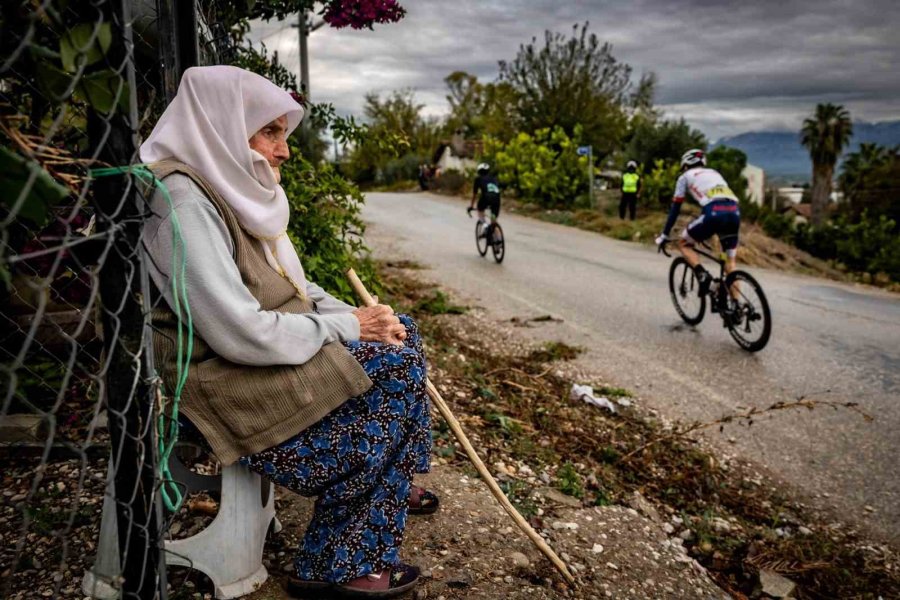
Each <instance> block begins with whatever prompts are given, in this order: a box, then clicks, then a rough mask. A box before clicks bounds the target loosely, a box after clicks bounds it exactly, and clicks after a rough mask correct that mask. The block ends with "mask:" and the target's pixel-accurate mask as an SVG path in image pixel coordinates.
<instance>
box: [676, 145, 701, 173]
mask: <svg viewBox="0 0 900 600" xmlns="http://www.w3.org/2000/svg"><path fill="white" fill-rule="evenodd" d="M705 166H706V153H705V152H703V150H700V149H698V148H694V149H693V150H688V151H687V152H685V153H684V154H682V155H681V169H682V170H685V169H693V168H694V167H705Z"/></svg>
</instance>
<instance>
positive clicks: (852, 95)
mask: <svg viewBox="0 0 900 600" xmlns="http://www.w3.org/2000/svg"><path fill="white" fill-rule="evenodd" d="M404 5H405V6H406V8H407V10H408V13H409V14H408V15H407V17H406V18H405V19H404V20H403V21H402V22H400V23H397V24H394V25H385V26H379V27H376V29H375V31H337V30H333V29H329V28H327V27H326V28H322V29H321V30H319V31H317V32H315V33H314V34H313V35H312V36H311V38H310V55H311V63H310V70H311V79H312V86H311V87H312V94H313V97H314V99H315V100H317V101H327V102H332V103H334V104H335V106H336V107H337V108H338V110H340V111H341V112H344V113H357V114H358V113H359V112H360V110H361V106H362V98H363V95H364V94H365V93H367V92H376V93H386V92H389V91H391V90H393V89H397V88H401V87H409V88H413V89H414V90H416V95H417V98H418V99H419V101H420V102H422V103H423V104H425V105H426V109H425V110H426V112H427V113H428V114H434V115H439V114H443V113H444V112H445V111H446V102H445V100H444V94H445V91H444V85H443V81H442V80H443V78H444V77H445V76H446V75H447V74H449V73H450V72H452V71H455V70H464V71H468V72H470V73H474V74H476V75H478V76H479V78H481V79H482V80H493V79H494V78H495V77H496V76H497V72H498V67H497V61H499V60H504V59H505V60H510V59H512V58H513V57H515V54H516V52H517V50H518V48H519V46H520V44H523V43H527V42H528V41H530V40H531V38H532V37H537V38H538V39H541V38H542V36H543V32H544V30H546V29H549V30H552V31H559V32H561V33H563V34H568V33H569V32H570V31H571V28H572V26H573V25H574V24H575V23H580V22H583V21H590V24H591V31H592V32H594V33H596V34H597V35H598V37H599V38H600V39H601V40H604V41H610V42H612V43H613V45H614V54H615V55H616V57H617V58H619V59H620V60H622V61H624V62H627V63H629V64H630V65H632V66H633V67H634V70H635V73H636V75H639V74H641V73H643V72H648V71H654V72H656V73H657V75H658V76H659V88H658V95H657V101H658V103H659V104H660V105H661V106H662V107H663V108H664V109H665V110H666V114H667V115H669V116H673V117H680V116H684V117H685V118H687V119H688V120H689V121H690V122H691V123H692V124H694V125H695V126H697V127H699V128H701V129H702V130H703V131H704V132H706V133H707V135H708V136H709V137H711V138H713V139H715V138H717V137H719V136H721V135H730V134H734V133H738V132H741V131H746V130H749V129H757V130H758V129H766V128H791V129H795V128H797V127H799V124H800V122H801V121H802V118H803V117H804V116H805V115H806V114H807V113H809V112H811V110H812V108H813V106H814V105H815V104H816V103H817V102H821V101H826V100H827V101H833V102H840V103H843V104H844V105H845V106H847V108H848V109H850V111H851V113H852V114H853V116H854V117H855V118H861V119H866V120H883V119H892V118H900V103H898V101H897V98H900V75H898V69H897V66H898V65H900V43H898V42H897V33H896V32H897V31H898V30H900V11H897V10H896V5H895V2H894V1H893V0H861V1H857V2H850V1H841V0H819V1H815V0H803V1H800V0H783V1H771V0H763V1H758V2H746V0H740V1H738V0H725V1H720V2H712V3H711V2H708V0H705V1H702V2H701V1H699V0H636V1H624V2H623V1H621V0H620V1H619V2H608V1H605V0H600V1H569V2H560V1H558V0H530V1H525V0H520V1H517V2H513V1H505V2H502V1H499V0H493V1H490V0H480V1H476V0H456V1H454V2H452V3H451V2H446V1H440V0H406V1H405V2H404ZM285 25H286V24H284V23H259V24H255V25H254V27H253V32H252V35H251V38H252V39H254V40H259V39H261V38H264V41H265V43H266V44H267V46H268V47H269V48H270V49H273V50H278V51H279V55H280V57H281V59H282V61H283V62H284V63H285V64H286V66H288V67H289V68H292V69H297V64H298V55H297V40H296V29H292V28H289V27H287V28H285ZM280 28H283V29H282V30H281V31H280V33H274V32H277V31H278V30H279V29H280Z"/></svg>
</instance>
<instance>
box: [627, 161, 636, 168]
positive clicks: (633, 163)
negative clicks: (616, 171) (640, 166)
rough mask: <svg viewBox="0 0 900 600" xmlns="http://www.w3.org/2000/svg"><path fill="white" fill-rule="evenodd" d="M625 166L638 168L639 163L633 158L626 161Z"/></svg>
mask: <svg viewBox="0 0 900 600" xmlns="http://www.w3.org/2000/svg"><path fill="white" fill-rule="evenodd" d="M625 168H626V169H637V163H636V162H635V161H633V160H629V161H628V162H627V163H625Z"/></svg>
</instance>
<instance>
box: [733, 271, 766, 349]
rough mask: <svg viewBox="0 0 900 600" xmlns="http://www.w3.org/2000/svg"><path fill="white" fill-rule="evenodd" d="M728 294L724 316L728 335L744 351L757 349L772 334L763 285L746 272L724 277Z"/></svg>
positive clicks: (763, 346) (764, 345)
mask: <svg viewBox="0 0 900 600" xmlns="http://www.w3.org/2000/svg"><path fill="white" fill-rule="evenodd" d="M725 282H726V284H727V286H728V289H729V290H731V292H732V294H731V297H730V298H729V299H728V301H729V305H728V311H727V312H726V313H725V314H724V315H723V318H725V324H726V325H727V326H728V331H729V333H731V337H733V338H734V341H736V342H737V343H738V346H740V347H741V348H743V349H744V350H746V351H747V352H759V351H760V350H762V349H763V348H765V347H766V344H767V343H769V337H770V336H771V335H772V313H771V312H770V311H769V301H768V300H766V295H765V294H764V293H763V289H762V286H761V285H759V283H758V282H757V281H756V280H755V279H754V278H753V277H752V276H751V275H750V274H749V273H747V272H746V271H732V272H731V273H729V274H728V277H726V278H725Z"/></svg>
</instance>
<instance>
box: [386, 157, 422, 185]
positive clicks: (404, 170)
mask: <svg viewBox="0 0 900 600" xmlns="http://www.w3.org/2000/svg"><path fill="white" fill-rule="evenodd" d="M425 162H428V161H427V159H425V158H423V157H422V156H421V155H419V154H413V153H409V154H404V155H403V156H401V157H400V158H394V159H392V160H389V161H388V162H387V164H386V165H385V166H384V170H383V172H382V175H383V177H384V183H385V184H387V185H390V184H392V183H397V182H398V181H415V180H416V179H417V178H418V177H419V165H421V164H422V163H425Z"/></svg>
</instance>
